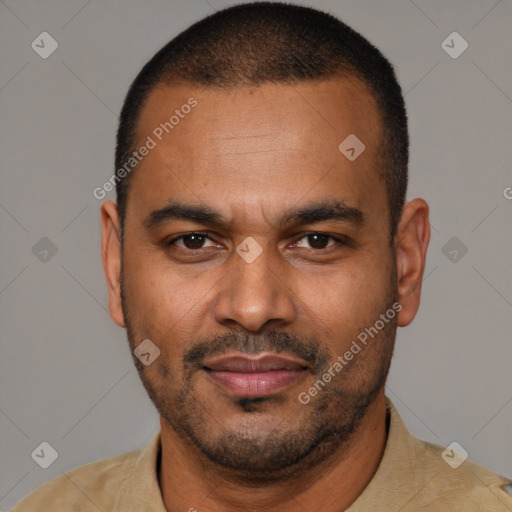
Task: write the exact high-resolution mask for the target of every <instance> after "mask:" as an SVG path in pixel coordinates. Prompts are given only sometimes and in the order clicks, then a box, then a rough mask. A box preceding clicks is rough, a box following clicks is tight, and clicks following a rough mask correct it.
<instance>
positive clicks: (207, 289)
mask: <svg viewBox="0 0 512 512" xmlns="http://www.w3.org/2000/svg"><path fill="white" fill-rule="evenodd" d="M191 97H193V98H194V99H196V100H197V105H196V106H195V107H194V108H193V109H191V111H190V113H188V114H186V115H183V117H181V116H180V120H179V123H177V124H176V125H175V126H174V128H173V129H172V130H170V131H169V133H168V134H165V131H164V132H163V133H164V135H165V137H162V140H159V139H158V138H157V137H156V136H155V135H154V133H155V132H154V130H155V129H156V128H157V127H158V126H160V124H161V123H163V122H165V121H168V120H169V117H170V116H171V115H172V114H174V111H175V110H176V109H180V107H181V106H182V105H184V104H187V102H188V100H189V98H191ZM186 110H188V109H186ZM182 114H183V112H182ZM158 133H160V132H158ZM350 134H354V135H355V136H357V137H358V139H360V140H361V141H362V142H363V143H364V145H365V150H364V151H363V152H362V153H361V154H360V155H359V156H358V158H356V159H355V160H353V161H350V160H349V159H348V158H347V157H346V156H345V155H344V154H343V153H342V152H341V151H340V150H339V149H338V146H339V144H340V142H342V141H343V140H344V139H345V138H346V137H347V136H349V135H350ZM148 135H149V136H151V137H152V138H153V140H154V141H155V142H156V146H155V147H154V148H153V149H151V151H149V154H148V155H147V156H146V157H145V158H144V159H143V160H142V161H141V163H140V164H139V166H138V168H137V170H136V171H134V175H133V179H132V181H131V184H130V192H129V198H128V203H127V212H126V219H125V238H124V251H123V257H122V264H123V267H122V268H123V280H122V285H123V286H122V289H123V314H124V322H125V325H126V327H127V331H128V337H129V341H130V345H131V348H132V350H133V349H134V348H135V347H136V346H137V345H139V344H140V343H141V342H142V341H143V340H145V339H150V340H151V341H152V343H154V344H155V345H156V346H157V347H158V348H159V350H160V355H159V356H158V357H157V358H156V359H155V360H154V362H153V363H152V364H150V365H149V366H144V365H143V364H141V363H140V362H139V361H138V360H137V359H135V362H136V364H137V368H138V370H139V373H140V376H141V379H142V381H143V383H144V386H145V387H146V389H147V391H148V393H149V395H150V396H151V398H152V400H153V401H154V403H155V405H156V407H157V408H158V411H159V413H160V415H161V417H162V419H163V421H164V422H166V423H167V424H168V425H170V426H171V427H172V429H174V431H175V432H176V433H177V434H178V435H179V436H180V437H181V438H182V439H183V440H186V441H187V442H190V443H191V445H192V446H195V447H196V448H198V449H199V450H200V452H202V453H203V454H205V455H206V456H207V457H208V459H209V460H211V461H213V462H215V463H218V464H221V465H223V466H229V467H231V468H235V469H238V470H241V471H251V472H253V474H254V473H257V472H261V474H263V473H265V474H267V475H268V474H270V473H271V472H272V471H279V470H283V469H284V468H287V467H291V466H293V465H294V464H297V463H303V464H311V463H313V462H314V461H315V460H320V459H321V458H323V457H324V456H325V455H322V453H324V452H326V450H322V449H321V448H322V446H324V447H325V443H328V444H329V449H328V450H327V452H329V451H332V450H333V449H334V448H336V447H338V446H339V445H340V443H342V442H343V441H345V440H346V439H348V438H349V436H350V433H351V432H352V431H353V430H354V428H355V427H356V426H357V425H358V423H359V421H360V420H361V417H362V416H363V415H364V413H365V411H366V408H367V407H368V405H369V404H370V403H371V402H372V400H373V399H374V398H375V396H376V394H377V393H378V392H379V391H381V390H382V386H383V384H384V380H385V377H386V375H387V371H388V369H389V364H390V359H391V354H392V350H393V343H394V337H395V332H396V318H395V319H392V320H389V321H388V322H386V323H385V325H384V327H383V328H382V329H380V330H379V332H378V334H377V335H375V337H369V336H368V339H367V344H366V345H363V344H362V343H360V342H358V344H359V346H360V348H361V350H360V351H359V352H358V353H357V354H355V355H354V356H353V358H352V359H351V360H350V361H349V362H347V360H346V359H345V364H344V365H343V368H342V369H341V370H337V371H336V370H335V371H332V368H333V364H334V363H335V361H337V360H338V359H337V358H338V356H342V357H343V355H344V354H345V353H346V352H347V351H348V350H349V349H350V347H351V346H353V345H352V342H353V341H354V340H356V341H357V340H358V335H359V334H360V333H361V332H363V331H364V330H365V329H367V328H370V327H374V326H375V323H376V321H377V320H378V319H379V318H380V315H381V314H384V313H386V311H388V310H389V309H390V308H391V306H392V304H393V303H394V302H395V300H396V281H395V258H394V254H393V250H392V248H391V247H390V244H389V209H388V204H387V196H386V190H385V187H384V184H383V182H382V181H381V179H380V178H379V177H378V174H377V170H376V168H377V165H379V163H378V162H379V157H378V154H379V143H380V140H381V137H382V132H381V127H380V122H379V117H378V114H377V108H376V104H375V101H374V100H373V98H372V97H371V95H370V94H369V93H368V91H367V90H366V89H365V87H364V86H363V85H362V84H360V83H359V82H357V81H335V80H332V81H324V82H318V83H316V84H314V85H312V84H298V85H294V86H287V85H272V84H266V85H263V86H260V87H257V88H242V89H240V90H237V91H233V90H232V91H219V90H215V89H212V88H207V89H202V90H201V89H197V88H191V87H180V88H169V87H164V86H159V87H158V88H157V89H155V91H153V92H152V94H151V95H150V97H149V99H148V102H147V103H146V105H145V106H144V108H143V111H142V113H141V117H140V119H139V125H138V144H137V145H136V147H139V146H140V145H142V144H144V143H145V141H146V140H147V137H148ZM350 153H351V152H350V151H349V153H348V154H349V155H350ZM178 203H179V205H180V206H182V207H183V206H187V207H188V206H190V207H201V208H207V209H208V210H209V211H210V213H211V212H216V213H218V216H219V219H217V220H219V221H221V222H217V223H209V222H208V221H207V220H206V219H205V218H204V216H203V218H202V219H200V218H198V217H197V216H196V217H195V219H193V218H190V217H189V216H188V215H187V214H188V213H190V210H186V209H185V210H184V209H181V210H179V212H178V209H176V208H175V207H176V205H177V204H178ZM321 205H323V206H324V207H323V208H319V207H320V206H321ZM169 206H173V208H169ZM335 206H336V208H335ZM308 208H309V209H310V212H309V213H310V214H309V215H302V216H301V215H297V216H291V215H290V213H291V212H294V213H297V212H298V211H299V210H306V209H308ZM315 208H317V209H316V210H315V211H316V213H314V214H311V213H312V211H311V210H314V209H315ZM318 208H319V209H318ZM333 212H334V213H337V215H333ZM173 213H174V214H176V213H179V215H173ZM303 213H304V212H303ZM194 233H195V235H194ZM198 233H200V234H198ZM191 234H192V235H191ZM179 237H182V238H179ZM248 237H251V238H250V239H249V240H247V238H248ZM237 248H238V252H237ZM259 251H260V252H261V254H259V255H258V252H259ZM255 256H257V257H256V258H255V259H254V257H255ZM381 323H382V322H381ZM329 368H331V373H333V374H334V375H333V376H332V378H331V379H330V381H329V382H327V383H324V384H325V385H322V386H320V387H321V391H320V392H318V393H317V394H316V395H315V394H314V393H311V394H308V396H309V397H310V401H309V403H307V404H304V403H301V401H300V400H299V396H300V394H301V393H304V392H308V390H309V389H310V388H311V387H312V386H313V385H314V383H315V382H316V381H317V380H318V379H319V378H321V377H322V375H323V374H324V373H325V372H326V371H328V370H329ZM301 396H302V397H304V394H302V395H301ZM304 401H305V400H302V402H304Z"/></svg>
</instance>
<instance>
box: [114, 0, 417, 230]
mask: <svg viewBox="0 0 512 512" xmlns="http://www.w3.org/2000/svg"><path fill="white" fill-rule="evenodd" d="M336 77H342V78H343V77H345V78H355V79H358V80H359V81H361V82H362V83H364V84H365V85H366V86H367V87H368V89H369V90H370V92H371V94H372V95H373V97H374V98H375V100H376V103H377V106H378V110H379V114H380V119H381V128H382V133H383V134H384V138H383V140H382V141H381V147H380V151H379V162H378V164H377V166H376V167H377V171H378V174H379V176H380V177H381V178H382V179H383V181H384V184H385V186H386V191H387V195H388V205H389V210H390V219H389V220H390V233H391V239H393V238H394V235H395V233H396V228H397V225H398V222H399V220H400V215H401V212H402V208H403V205H404V202H405V194H406V190H407V174H408V160H409V136H408V129H407V114H406V110H405V104H404V98H403V95H402V90H401V88H400V85H399V84H398V81H397V78H396V76H395V72H394V70H393V67H392V65H391V64H390V62H389V61H388V60H387V59H386V58H385V57H384V56H383V55H382V53H381V52H380V51H379V50H378V49H377V48H376V47H375V46H373V45H372V44H371V43H370V42H369V41H368V40H367V39H365V38H364V37H363V36H361V35H360V34H359V33H357V32H356V31H355V30H353V29H352V28H350V27H349V26H347V25H346V24H345V23H343V22H342V21H340V20H339V19H337V18H335V17H334V16H332V15H330V14H327V13H325V12H322V11H318V10H316V9H313V8H310V7H302V6H298V5H292V4H287V3H281V2H253V3H247V4H242V5H236V6H233V7H229V8H227V9H224V10H221V11H218V12H216V13H214V14H212V15H210V16H208V17H206V18H204V19H202V20H201V21H199V22H197V23H195V24H193V25H192V26H190V27H189V28H188V29H187V30H185V31H183V32H181V33H180V34H179V35H178V36H176V37H175V38H174V39H173V40H171V41H170V42H169V43H167V44H166V45H165V46H164V47H163V48H162V49H161V50H159V51H158V52H157V53H156V54H155V55H154V57H153V58H151V60H150V61H149V62H148V63H147V64H146V65H145V66H144V67H143V68H142V70H141V71H140V73H139V74H138V75H137V77H136V78H135V80H134V81H133V83H132V84H131V86H130V89H129V91H128V94H127V96H126V99H125V101H124V104H123V108H122V111H121V116H120V120H119V128H118V132H117V147H116V158H115V165H116V169H120V168H121V167H122V166H123V164H125V163H126V162H127V161H128V160H129V159H130V157H131V153H132V152H133V151H134V149H135V148H134V145H135V142H136V138H137V121H138V118H139V115H140V112H141V109H142V107H143V106H144V104H145V102H146V100H147V98H148V96H149V95H150V93H151V92H152V91H153V89H154V88H155V86H157V85H159V84H174V83H176V84H190V85H192V86H194V85H195V86H202V87H216V88H223V89H230V88H236V87H243V86H255V85H261V84H264V83H276V84H290V85H293V84H296V83H299V82H308V81H309V82H314V81H319V80H326V79H330V78H336ZM340 142H341V141H340ZM125 174H126V173H125ZM131 174H132V173H128V174H126V175H125V176H124V177H123V178H122V179H118V180H116V192H117V207H118V211H119V215H120V222H121V233H123V231H124V218H125V212H126V203H127V198H128V189H129V182H130V177H131Z"/></svg>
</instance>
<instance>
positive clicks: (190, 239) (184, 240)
mask: <svg viewBox="0 0 512 512" xmlns="http://www.w3.org/2000/svg"><path fill="white" fill-rule="evenodd" d="M207 240H209V241H210V242H211V243H212V245H210V246H205V245H203V244H204V243H205V241H207ZM167 245H169V246H171V245H176V246H177V247H180V248H181V249H184V250H190V251H194V250H198V249H203V248H204V247H212V246H213V247H214V246H215V245H216V244H215V243H214V242H213V240H212V239H211V238H210V237H209V236H208V235H207V233H187V234H185V235H181V236H179V237H177V238H174V239H173V240H170V241H169V242H168V243H167Z"/></svg>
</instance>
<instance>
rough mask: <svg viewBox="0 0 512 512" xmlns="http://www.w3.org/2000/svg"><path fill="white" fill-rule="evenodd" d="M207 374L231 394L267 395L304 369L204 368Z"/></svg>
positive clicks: (298, 376)
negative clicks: (237, 369)
mask: <svg viewBox="0 0 512 512" xmlns="http://www.w3.org/2000/svg"><path fill="white" fill-rule="evenodd" d="M206 373H207V374H208V376H209V377H210V378H211V379H212V380H213V381H214V382H215V383H216V384H218V385H220V386H221V387H222V388H224V389H225V390H227V391H228V392H229V393H230V394H231V395H236V396H244V397H257V396H267V395H272V394H274V393H276V392H277V391H280V390H282V389H283V388H286V387H287V386H290V385H292V384H294V383H295V382H297V380H299V379H300V378H301V377H303V376H304V374H305V370H271V371H267V372H255V373H242V372H228V371H214V370H206Z"/></svg>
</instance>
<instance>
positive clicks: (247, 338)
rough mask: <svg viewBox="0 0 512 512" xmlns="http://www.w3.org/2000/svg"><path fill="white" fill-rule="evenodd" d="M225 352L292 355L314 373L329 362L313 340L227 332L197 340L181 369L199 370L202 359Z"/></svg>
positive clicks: (276, 333)
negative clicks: (282, 353)
mask: <svg viewBox="0 0 512 512" xmlns="http://www.w3.org/2000/svg"><path fill="white" fill-rule="evenodd" d="M229 351H239V352H242V353H245V354H253V355H254V354H258V353H259V352H276V353H280V352H284V353H287V354H292V355H295V356H297V357H299V358H301V359H303V360H304V361H306V362H307V363H308V365H309V366H310V367H311V370H312V371H313V373H315V374H317V373H318V374H321V373H323V371H324V369H325V368H327V367H328V363H329V360H330V356H329V353H328V352H327V351H326V350H324V349H322V347H321V345H320V343H318V341H316V340H315V339H313V338H303V337H301V336H297V335H293V334H290V333H287V332H282V331H267V332H265V333H263V334H244V333H228V334H224V335H218V336H214V337H212V338H211V339H208V340H204V341H199V342H198V343H196V344H194V345H193V346H192V347H191V348H189V349H188V350H187V351H186V352H185V353H184V355H183V366H184V367H185V368H187V369H189V370H193V369H196V370H197V369H200V368H202V367H203V361H204V360H205V359H206V358H209V357H215V356H219V355H222V354H224V353H226V352H229Z"/></svg>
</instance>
